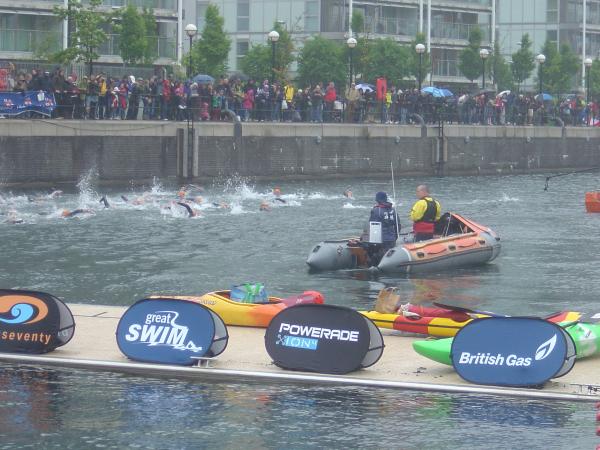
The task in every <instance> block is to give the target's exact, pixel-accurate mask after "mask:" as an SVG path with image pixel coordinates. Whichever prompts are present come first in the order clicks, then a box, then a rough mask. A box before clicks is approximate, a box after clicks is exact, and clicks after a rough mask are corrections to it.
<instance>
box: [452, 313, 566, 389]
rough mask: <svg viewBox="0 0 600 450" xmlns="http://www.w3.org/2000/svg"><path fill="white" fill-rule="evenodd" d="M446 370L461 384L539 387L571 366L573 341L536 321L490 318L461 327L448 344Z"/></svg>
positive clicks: (546, 324)
mask: <svg viewBox="0 0 600 450" xmlns="http://www.w3.org/2000/svg"><path fill="white" fill-rule="evenodd" d="M451 358H452V365H453V366H454V368H455V369H456V372H457V373H458V374H459V375H460V376H461V377H462V378H464V379H465V380H467V381H470V382H472V383H477V384H491V385H496V386H521V387H526V386H540V385H543V384H544V383H545V382H547V381H548V380H550V379H551V378H556V377H559V376H562V375H565V374H566V373H568V372H569V371H570V370H571V368H572V367H573V365H574V364H575V344H574V342H573V339H572V338H571V337H570V336H569V335H568V334H567V333H566V332H565V331H564V330H563V329H562V328H561V327H559V326H558V325H556V324H554V323H551V322H548V321H546V320H543V319H538V318H526V317H492V318H487V319H477V320H474V321H473V322H471V323H469V324H468V325H467V326H465V327H464V328H462V329H461V330H460V331H459V332H458V333H457V335H456V336H455V338H454V340H453V342H452V350H451Z"/></svg>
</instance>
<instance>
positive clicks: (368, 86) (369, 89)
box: [356, 83, 375, 92]
mask: <svg viewBox="0 0 600 450" xmlns="http://www.w3.org/2000/svg"><path fill="white" fill-rule="evenodd" d="M356 89H362V90H363V92H373V91H374V90H375V86H373V85H372V84H367V83H360V84H357V85H356Z"/></svg>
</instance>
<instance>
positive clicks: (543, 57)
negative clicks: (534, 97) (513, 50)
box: [535, 53, 546, 102]
mask: <svg viewBox="0 0 600 450" xmlns="http://www.w3.org/2000/svg"><path fill="white" fill-rule="evenodd" d="M535 60H536V61H537V62H538V64H539V65H540V68H539V76H538V78H539V79H540V99H541V101H542V102H543V101H544V94H543V92H542V91H543V87H544V84H543V79H544V70H543V69H542V66H543V64H544V63H545V62H546V55H544V54H543V53H540V54H539V55H537V56H536V57H535Z"/></svg>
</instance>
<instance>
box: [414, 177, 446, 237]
mask: <svg viewBox="0 0 600 450" xmlns="http://www.w3.org/2000/svg"><path fill="white" fill-rule="evenodd" d="M417 198H418V199H419V200H417V201H416V202H415V204H414V205H413V207H412V210H411V211H410V219H411V220H412V221H413V222H414V224H413V233H414V234H415V242H419V241H426V240H428V239H433V230H434V228H435V222H437V221H438V220H440V216H441V213H442V207H441V206H440V203H439V202H438V201H437V200H435V199H434V198H432V197H431V196H430V195H429V188H428V187H427V185H425V184H421V185H419V186H417Z"/></svg>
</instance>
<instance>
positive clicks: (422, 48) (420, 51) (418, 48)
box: [415, 43, 425, 93]
mask: <svg viewBox="0 0 600 450" xmlns="http://www.w3.org/2000/svg"><path fill="white" fill-rule="evenodd" d="M415 51H416V52H417V53H418V54H419V76H418V78H419V93H421V83H423V53H425V46H424V45H423V44H420V43H419V44H417V45H415Z"/></svg>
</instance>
